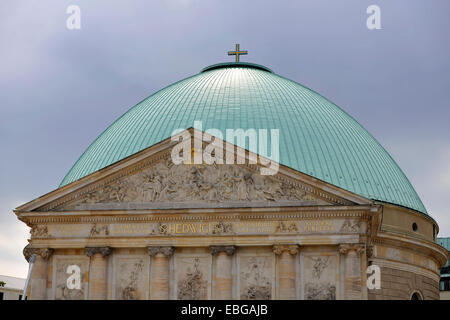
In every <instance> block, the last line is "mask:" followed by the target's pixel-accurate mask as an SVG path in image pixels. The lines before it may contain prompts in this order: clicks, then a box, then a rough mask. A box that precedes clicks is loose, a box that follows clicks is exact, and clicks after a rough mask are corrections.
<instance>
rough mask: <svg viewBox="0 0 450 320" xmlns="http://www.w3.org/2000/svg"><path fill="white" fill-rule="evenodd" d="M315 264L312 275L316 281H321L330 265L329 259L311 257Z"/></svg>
mask: <svg viewBox="0 0 450 320" xmlns="http://www.w3.org/2000/svg"><path fill="white" fill-rule="evenodd" d="M309 258H310V259H311V260H312V261H313V262H314V265H313V270H312V275H313V277H314V278H316V279H318V280H319V279H320V276H321V275H322V272H323V270H324V269H325V268H327V267H328V265H329V257H309Z"/></svg>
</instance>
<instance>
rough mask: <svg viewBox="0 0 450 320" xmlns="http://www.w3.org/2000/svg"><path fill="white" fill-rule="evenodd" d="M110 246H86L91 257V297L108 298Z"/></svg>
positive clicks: (91, 298) (96, 298)
mask: <svg viewBox="0 0 450 320" xmlns="http://www.w3.org/2000/svg"><path fill="white" fill-rule="evenodd" d="M110 253H111V248H109V247H96V248H86V254H87V255H88V256H89V257H90V258H91V261H90V264H89V299H90V300H106V298H107V292H108V288H107V281H106V280H107V277H108V274H107V268H108V258H107V257H108V256H109V254H110Z"/></svg>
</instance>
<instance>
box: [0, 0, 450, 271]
mask: <svg viewBox="0 0 450 320" xmlns="http://www.w3.org/2000/svg"><path fill="white" fill-rule="evenodd" d="M73 4H74V5H78V6H79V7H80V9H81V29H80V30H69V29H67V27H66V20H67V18H68V17H69V14H67V13H66V9H67V7H68V6H69V5H73ZM372 4H375V5H378V6H379V7H380V9H381V29H380V30H369V29H368V28H367V26H366V20H367V17H368V16H369V15H368V14H367V13H366V9H367V7H368V6H369V5H372ZM449 14H450V1H448V0H434V1H428V0H395V1H393V0H389V1H382V0H371V1H366V0H291V1H287V0H276V1H275V0H271V1H262V0H258V1H256V0H253V1H244V0H227V1H219V0H217V1H214V0H167V1H157V0H152V1H138V0H121V1H113V0H71V1H64V0H46V1H42V0H39V1H32V0H1V2H0V111H1V113H0V115H1V116H0V150H1V156H0V226H1V229H0V274H6V275H11V276H20V277H25V276H26V273H27V264H26V262H25V259H24V258H23V255H22V249H23V247H24V246H25V245H26V244H27V241H26V239H27V238H28V237H29V233H28V228H27V227H26V226H25V225H24V224H23V223H21V222H20V221H18V220H17V218H16V217H15V215H14V213H13V212H12V210H13V208H15V207H17V206H18V205H20V204H22V203H25V202H27V201H30V200H32V199H34V198H36V197H38V196H40V195H43V194H45V193H47V192H49V191H51V190H53V189H55V188H57V186H58V185H59V183H60V182H61V180H62V179H63V177H64V175H65V174H66V173H67V171H68V170H69V169H70V168H71V166H72V165H73V164H74V162H75V161H76V160H77V159H78V157H79V156H80V155H81V153H82V152H83V151H84V150H85V149H86V148H87V147H88V146H89V144H90V143H91V142H92V141H93V140H94V139H95V138H96V137H97V136H98V135H99V134H100V133H101V132H102V131H103V130H104V129H105V128H106V127H107V126H108V125H109V124H110V123H111V122H113V121H114V120H115V119H117V118H118V117H119V116H120V115H121V114H123V113H124V112H125V111H127V110H128V109H129V108H130V107H132V106H134V105H135V104H136V103H137V102H139V101H141V100H142V99H144V98H145V97H147V96H149V95H150V94H152V93H153V92H155V91H156V90H158V89H161V88H163V87H165V86H167V85H168V84H170V83H172V82H175V81H177V80H180V79H182V78H185V77H187V76H190V75H193V74H196V73H198V72H199V71H200V70H201V69H202V68H203V67H205V66H208V65H210V64H214V63H218V62H225V61H230V60H232V59H233V58H230V57H228V56H227V55H226V52H227V51H228V50H232V49H234V44H235V43H240V44H241V49H242V50H248V51H249V55H248V56H245V57H243V58H242V61H249V62H254V63H259V64H263V65H265V66H267V67H269V68H271V69H272V70H274V71H275V72H276V73H278V74H280V75H282V76H285V77H287V78H290V79H292V80H294V81H297V82H300V83H301V84H303V85H305V86H307V87H310V88H312V89H313V90H315V91H317V92H319V93H320V94H322V95H324V96H325V97H327V98H329V99H330V100H332V101H333V102H335V103H336V104H337V105H339V106H340V107H342V108H343V109H344V110H346V111H347V112H348V113H350V114H351V115H352V116H353V117H354V118H356V120H358V121H359V122H360V123H361V124H362V125H363V126H364V127H365V128H366V129H367V130H368V131H369V132H370V133H372V134H373V136H374V137H375V138H376V139H377V140H378V141H379V142H380V143H381V144H382V145H383V146H384V147H385V148H386V149H387V151H388V152H390V154H391V155H392V156H393V158H394V159H395V160H396V161H397V163H398V164H399V165H400V167H401V168H402V169H403V171H404V172H405V173H406V175H407V177H408V178H409V179H410V181H411V183H412V184H413V186H414V187H415V189H416V190H417V192H418V194H419V196H420V197H421V199H422V201H423V202H424V204H425V206H426V208H427V209H428V212H429V214H430V215H431V216H433V217H434V218H435V219H436V220H437V222H438V224H439V226H440V233H439V236H450V212H449V211H450V210H449V209H448V208H449V205H448V203H449V200H450V129H449V120H450V52H449V51H450V18H449Z"/></svg>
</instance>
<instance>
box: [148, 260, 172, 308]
mask: <svg viewBox="0 0 450 320" xmlns="http://www.w3.org/2000/svg"><path fill="white" fill-rule="evenodd" d="M150 299H152V300H168V299H169V257H168V256H166V255H165V254H163V253H157V254H156V255H155V256H154V257H153V263H152V287H151V291H150Z"/></svg>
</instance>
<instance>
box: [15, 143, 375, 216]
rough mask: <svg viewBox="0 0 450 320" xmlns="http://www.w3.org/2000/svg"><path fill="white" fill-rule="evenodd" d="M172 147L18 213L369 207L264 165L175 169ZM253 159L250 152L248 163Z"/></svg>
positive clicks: (159, 146) (142, 154) (81, 182)
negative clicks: (268, 172) (263, 168)
mask: <svg viewBox="0 0 450 320" xmlns="http://www.w3.org/2000/svg"><path fill="white" fill-rule="evenodd" d="M225 145H227V147H230V145H229V144H227V143H226V144H225ZM173 146H174V143H173V142H172V141H171V140H170V139H168V140H165V141H163V142H161V143H159V144H157V145H155V146H152V147H149V148H147V149H145V150H143V151H141V152H139V153H137V154H135V155H132V156H130V157H128V158H126V159H123V160H122V161H119V162H117V163H115V164H113V165H111V166H109V167H107V168H104V169H102V170H99V171H97V172H94V173H92V174H90V175H88V176H86V177H84V178H82V179H80V180H78V181H75V182H73V183H71V184H69V185H67V186H64V187H62V188H59V189H57V190H55V191H53V192H51V193H49V194H47V195H45V196H43V197H41V198H38V199H36V200H34V201H32V202H30V203H28V204H25V205H23V206H21V207H19V208H18V209H17V211H21V212H23V211H40V212H42V211H74V210H75V211H78V210H90V211H92V210H123V209H125V210H133V209H136V210H137V209H139V210H144V209H169V208H170V209H182V208H227V207H277V206H327V205H354V204H367V203H369V202H370V201H369V200H367V199H365V198H362V197H360V196H357V195H354V194H353V193H350V192H348V191H345V190H342V189H339V188H337V187H335V186H332V185H329V184H327V183H325V182H322V181H319V180H317V179H314V178H312V177H310V176H308V175H305V174H303V173H300V172H297V171H295V170H292V169H290V168H286V167H283V166H280V167H279V170H278V172H277V173H276V174H274V175H262V174H261V170H260V169H261V165H260V164H259V163H256V164H249V163H248V162H246V163H244V164H216V163H214V164H204V163H203V164H174V163H173V161H172V159H171V150H172V147H173ZM231 147H233V148H234V146H233V145H231ZM250 156H252V154H251V153H250V152H246V157H247V160H248V158H249V157H250Z"/></svg>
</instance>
